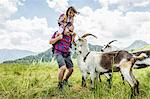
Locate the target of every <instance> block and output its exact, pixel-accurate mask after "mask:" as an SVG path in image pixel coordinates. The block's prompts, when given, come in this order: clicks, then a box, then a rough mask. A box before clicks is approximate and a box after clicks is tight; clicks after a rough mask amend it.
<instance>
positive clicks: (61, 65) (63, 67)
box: [56, 53, 66, 89]
mask: <svg viewBox="0 0 150 99" xmlns="http://www.w3.org/2000/svg"><path fill="white" fill-rule="evenodd" d="M56 59H57V63H58V65H59V71H58V87H59V89H62V88H63V81H62V80H63V78H64V73H65V71H66V65H65V61H64V58H63V56H62V55H61V54H59V53H58V54H56Z"/></svg>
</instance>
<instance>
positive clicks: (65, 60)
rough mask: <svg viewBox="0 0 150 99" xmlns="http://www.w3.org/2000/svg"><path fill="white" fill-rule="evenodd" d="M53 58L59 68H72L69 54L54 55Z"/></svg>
mask: <svg viewBox="0 0 150 99" xmlns="http://www.w3.org/2000/svg"><path fill="white" fill-rule="evenodd" d="M55 57H56V60H57V63H58V66H59V68H60V67H62V66H64V65H65V66H66V67H67V68H71V67H73V62H72V60H71V55H70V53H68V54H66V53H55Z"/></svg>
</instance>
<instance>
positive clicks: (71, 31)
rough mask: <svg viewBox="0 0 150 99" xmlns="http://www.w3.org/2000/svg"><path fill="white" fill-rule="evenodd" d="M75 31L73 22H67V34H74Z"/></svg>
mask: <svg viewBox="0 0 150 99" xmlns="http://www.w3.org/2000/svg"><path fill="white" fill-rule="evenodd" d="M73 31H74V26H73V25H72V24H71V23H69V24H67V26H66V28H65V34H72V33H73Z"/></svg>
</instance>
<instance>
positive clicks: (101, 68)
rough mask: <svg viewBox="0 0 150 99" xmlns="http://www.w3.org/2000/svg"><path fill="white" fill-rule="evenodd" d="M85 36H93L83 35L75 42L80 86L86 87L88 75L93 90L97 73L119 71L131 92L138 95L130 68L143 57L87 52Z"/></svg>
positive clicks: (123, 53)
mask: <svg viewBox="0 0 150 99" xmlns="http://www.w3.org/2000/svg"><path fill="white" fill-rule="evenodd" d="M87 36H94V35H92V34H85V35H83V36H82V37H81V38H79V39H78V40H77V42H76V53H77V62H78V65H79V68H80V70H81V72H82V86H86V78H87V73H90V78H91V88H94V79H95V77H96V76H97V73H98V74H99V73H108V72H112V71H115V70H117V71H118V70H119V71H120V72H121V74H122V75H123V77H124V79H125V80H126V81H127V82H128V83H129V85H130V86H131V89H132V92H133V93H134V94H136V93H137V94H138V93H139V90H138V85H139V83H138V81H137V80H136V79H135V77H134V75H133V73H132V67H133V64H134V63H135V61H136V60H137V59H140V58H141V57H143V56H137V57H134V56H133V55H132V54H130V53H128V52H127V51H124V50H120V51H113V52H107V53H103V52H95V51H89V48H88V44H87V40H86V39H85V37H87ZM94 37H96V36H94Z"/></svg>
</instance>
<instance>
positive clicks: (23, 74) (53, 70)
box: [0, 62, 150, 99]
mask: <svg viewBox="0 0 150 99" xmlns="http://www.w3.org/2000/svg"><path fill="white" fill-rule="evenodd" d="M74 64H75V67H74V73H73V74H72V76H71V78H70V80H69V82H70V83H71V84H72V85H73V86H72V87H70V88H69V87H67V86H66V87H65V88H64V90H59V89H58V88H57V72H58V67H57V64H56V63H55V62H53V63H43V64H42V63H41V64H36V65H21V64H9V65H7V64H1V65H0V78H1V79H0V99H33V98H34V99H51V98H52V99H53V98H54V99H57V98H58V99H59V98H65V99H79V98H80V99H130V94H131V91H130V86H129V85H128V83H125V85H123V83H122V80H121V77H120V74H119V73H113V85H112V88H111V89H110V88H109V86H108V82H107V81H106V78H105V77H104V76H103V77H102V82H98V83H97V84H96V85H95V89H94V90H90V87H89V86H90V80H89V77H88V80H87V88H82V87H81V73H80V71H79V68H78V67H77V65H76V62H74ZM134 74H135V76H136V78H137V79H138V80H139V82H140V86H139V87H140V95H138V96H136V97H134V98H135V99H150V67H149V68H145V69H139V70H134Z"/></svg>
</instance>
